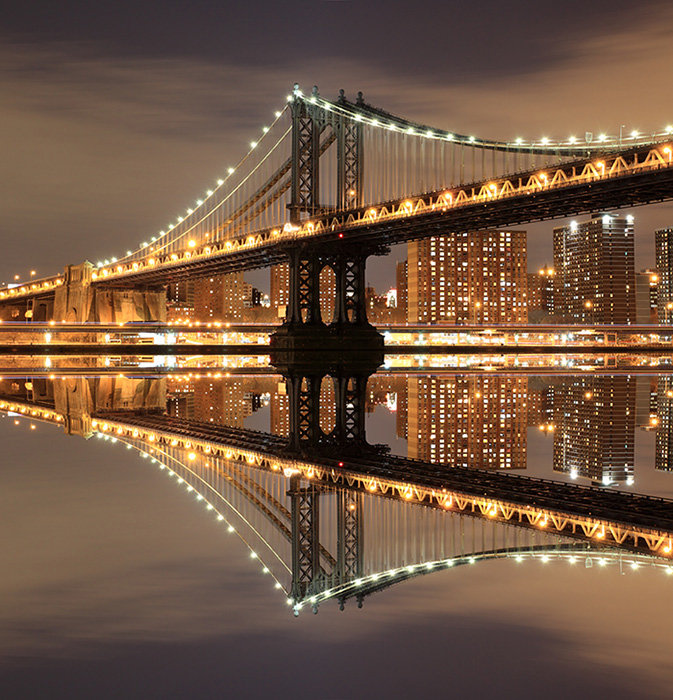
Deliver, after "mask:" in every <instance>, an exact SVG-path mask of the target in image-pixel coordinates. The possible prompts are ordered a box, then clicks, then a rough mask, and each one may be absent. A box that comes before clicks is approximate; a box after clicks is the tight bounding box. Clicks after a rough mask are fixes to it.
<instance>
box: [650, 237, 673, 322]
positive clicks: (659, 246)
mask: <svg viewBox="0 0 673 700" xmlns="http://www.w3.org/2000/svg"><path fill="white" fill-rule="evenodd" d="M654 244H655V248H656V261H657V272H658V274H659V288H658V290H657V312H658V317H659V323H672V322H673V228H661V229H659V230H657V231H655V232H654Z"/></svg>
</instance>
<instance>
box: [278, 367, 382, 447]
mask: <svg viewBox="0 0 673 700" xmlns="http://www.w3.org/2000/svg"><path fill="white" fill-rule="evenodd" d="M283 374H284V377H285V385H286V387H287V394H288V396H289V399H290V431H289V439H288V440H289V441H288V446H287V450H288V452H289V453H290V454H292V455H293V456H297V457H302V456H304V455H311V454H313V455H315V454H316V452H325V453H327V454H328V455H329V456H334V457H335V458H337V457H338V455H340V454H348V453H358V454H360V453H362V452H363V451H367V450H372V449H375V448H374V447H372V446H371V445H369V444H368V443H367V438H366V434H365V399H366V392H367V379H368V378H369V375H370V374H371V371H364V370H358V369H350V370H348V371H346V370H343V369H342V370H339V369H332V370H331V371H329V372H328V371H326V370H306V369H296V368H295V369H292V370H291V369H289V368H285V371H284V372H283ZM325 377H330V378H331V380H332V383H333V388H334V426H333V428H332V429H331V430H330V431H329V432H325V431H324V430H323V427H322V426H321V422H320V395H321V388H322V381H323V379H324V378H325ZM330 413H331V410H330Z"/></svg>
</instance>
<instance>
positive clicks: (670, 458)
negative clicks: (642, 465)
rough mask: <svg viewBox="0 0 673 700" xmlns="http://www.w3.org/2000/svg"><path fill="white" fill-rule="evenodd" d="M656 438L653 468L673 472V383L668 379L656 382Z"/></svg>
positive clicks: (660, 379) (661, 378)
mask: <svg viewBox="0 0 673 700" xmlns="http://www.w3.org/2000/svg"><path fill="white" fill-rule="evenodd" d="M656 394H657V408H656V419H657V420H656V423H657V425H656V428H655V429H656V438H655V453H654V468H655V469H656V470H657V471H662V472H673V382H672V381H671V379H670V377H660V378H659V379H658V380H657V391H656Z"/></svg>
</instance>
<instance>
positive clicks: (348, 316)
mask: <svg viewBox="0 0 673 700" xmlns="http://www.w3.org/2000/svg"><path fill="white" fill-rule="evenodd" d="M672 156H673V133H672V131H671V130H668V131H666V132H664V133H661V134H655V135H638V134H634V135H632V136H631V137H629V138H627V139H619V140H618V139H616V138H611V137H608V136H603V137H602V138H599V139H597V140H596V141H590V142H583V143H581V142H579V141H578V140H577V139H569V140H568V141H566V142H556V143H552V142H550V141H549V140H547V139H542V140H540V141H539V142H535V143H523V142H521V141H520V140H516V141H512V142H503V141H497V140H492V139H481V138H477V137H474V136H463V135H460V134H456V133H454V132H449V131H446V130H442V129H436V128H431V127H427V126H426V125H422V124H415V123H412V122H410V121H409V120H407V119H404V118H401V117H397V116H395V115H392V114H390V113H387V112H385V111H383V110H380V109H378V108H374V107H372V106H371V105H368V104H367V103H365V102H364V99H362V98H361V97H359V98H358V100H357V101H356V102H350V101H348V100H347V99H346V98H345V96H344V95H343V94H342V95H341V96H340V97H339V99H338V100H336V101H330V100H327V99H325V98H323V97H322V96H320V95H319V94H318V92H317V90H314V91H313V92H312V93H311V94H310V95H304V94H303V93H302V92H301V91H300V90H299V88H295V90H294V91H293V92H292V94H291V95H289V100H288V105H287V107H286V109H285V110H282V111H281V112H279V113H278V117H277V119H276V121H275V122H274V123H273V125H272V126H271V127H269V129H267V130H266V132H265V134H264V136H263V138H262V139H260V141H259V142H256V143H254V144H253V145H252V147H251V149H250V151H249V152H248V154H247V155H246V156H245V157H244V159H243V160H242V161H241V164H240V165H239V167H238V168H236V169H234V171H233V172H231V173H230V174H229V175H228V177H226V178H224V179H222V180H219V181H218V183H217V186H214V187H213V188H212V189H210V190H208V191H207V193H206V195H205V196H204V198H203V199H199V200H197V202H196V203H195V205H194V206H193V207H189V208H188V209H187V210H186V212H184V214H183V215H180V216H178V217H177V221H176V222H175V223H172V224H171V225H170V226H169V227H168V228H167V229H166V230H163V231H160V232H158V233H157V234H156V235H154V236H150V237H148V240H146V241H144V242H143V243H142V244H141V246H140V247H139V248H138V249H137V250H136V251H131V250H130V251H128V252H127V254H126V255H120V256H118V257H114V256H113V257H112V258H111V259H107V260H106V261H101V262H100V264H98V265H96V266H95V267H94V266H93V265H90V264H88V263H85V264H82V265H75V266H69V267H68V268H67V269H66V272H65V274H64V275H57V276H54V277H51V278H45V279H43V280H35V281H31V282H30V283H26V284H23V285H20V286H16V287H12V288H11V289H4V290H0V307H2V306H6V307H7V308H14V309H15V310H16V309H18V310H19V311H23V313H24V314H25V313H26V312H29V314H30V315H31V316H32V317H33V318H34V319H36V320H38V319H42V320H45V319H46V320H49V319H50V318H53V319H56V320H62V319H64V320H71V321H89V320H106V319H110V320H112V321H117V320H119V318H118V317H119V316H120V315H121V316H123V317H124V318H122V319H121V320H133V318H135V319H138V320H162V318H161V314H162V311H161V307H162V288H163V286H164V285H165V284H166V283H167V282H168V281H172V280H177V279H181V278H188V277H195V276H205V275H209V274H213V273H218V274H223V273H227V272H234V271H240V270H245V269H252V268H256V267H262V266H268V265H272V264H277V263H287V264H289V266H290V303H289V307H288V316H287V318H286V322H285V324H284V325H285V326H286V329H287V328H293V329H297V328H298V327H301V326H303V325H306V324H307V325H310V326H311V327H312V329H313V331H315V330H316V328H317V327H319V326H320V325H321V324H322V322H321V320H320V314H319V301H318V298H317V296H318V294H317V287H318V284H317V279H318V276H319V274H320V272H321V270H322V269H324V267H325V266H328V267H331V268H332V269H333V270H334V273H335V276H336V303H335V312H334V314H335V315H334V319H333V323H332V324H331V325H332V326H333V328H334V329H336V330H338V331H339V332H340V333H342V332H344V331H347V330H348V329H349V328H350V329H351V330H352V329H353V328H355V327H359V328H363V327H366V326H367V318H366V308H365V303H364V269H365V264H366V259H367V257H368V256H369V255H381V254H385V253H386V252H387V250H388V248H389V246H390V245H393V244H395V243H402V242H405V241H410V240H418V239H421V238H424V237H429V236H437V235H443V234H447V233H449V232H453V231H472V230H480V229H489V228H498V227H504V226H511V225H515V224H522V223H526V222H531V221H537V220H544V219H552V218H558V217H564V216H570V215H576V214H581V213H584V212H595V211H601V210H603V211H604V210H606V209H616V208H620V207H624V206H638V205H643V204H648V203H652V202H659V201H664V200H667V199H670V198H671V197H672V196H673V167H672ZM365 164H366V167H365ZM12 305H13V306H12ZM278 337H279V338H282V337H283V334H280V335H279V336H278Z"/></svg>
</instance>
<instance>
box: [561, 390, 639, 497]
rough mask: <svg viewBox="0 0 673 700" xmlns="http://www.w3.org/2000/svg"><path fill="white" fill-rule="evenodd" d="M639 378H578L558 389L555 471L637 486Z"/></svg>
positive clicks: (600, 481) (597, 480) (606, 483)
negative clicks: (635, 462) (637, 398)
mask: <svg viewBox="0 0 673 700" xmlns="http://www.w3.org/2000/svg"><path fill="white" fill-rule="evenodd" d="M635 414H636V380H635V378H634V377H601V378H600V379H593V378H591V379H576V380H573V381H569V382H568V383H565V384H563V385H562V386H558V387H555V389H554V422H555V424H556V431H555V433H554V471H557V472H564V473H566V474H570V476H571V478H577V477H578V476H582V477H587V478H589V479H591V480H592V481H593V482H595V483H602V484H604V485H608V484H610V483H615V482H623V481H626V483H627V484H630V483H633V462H634V449H635Z"/></svg>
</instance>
